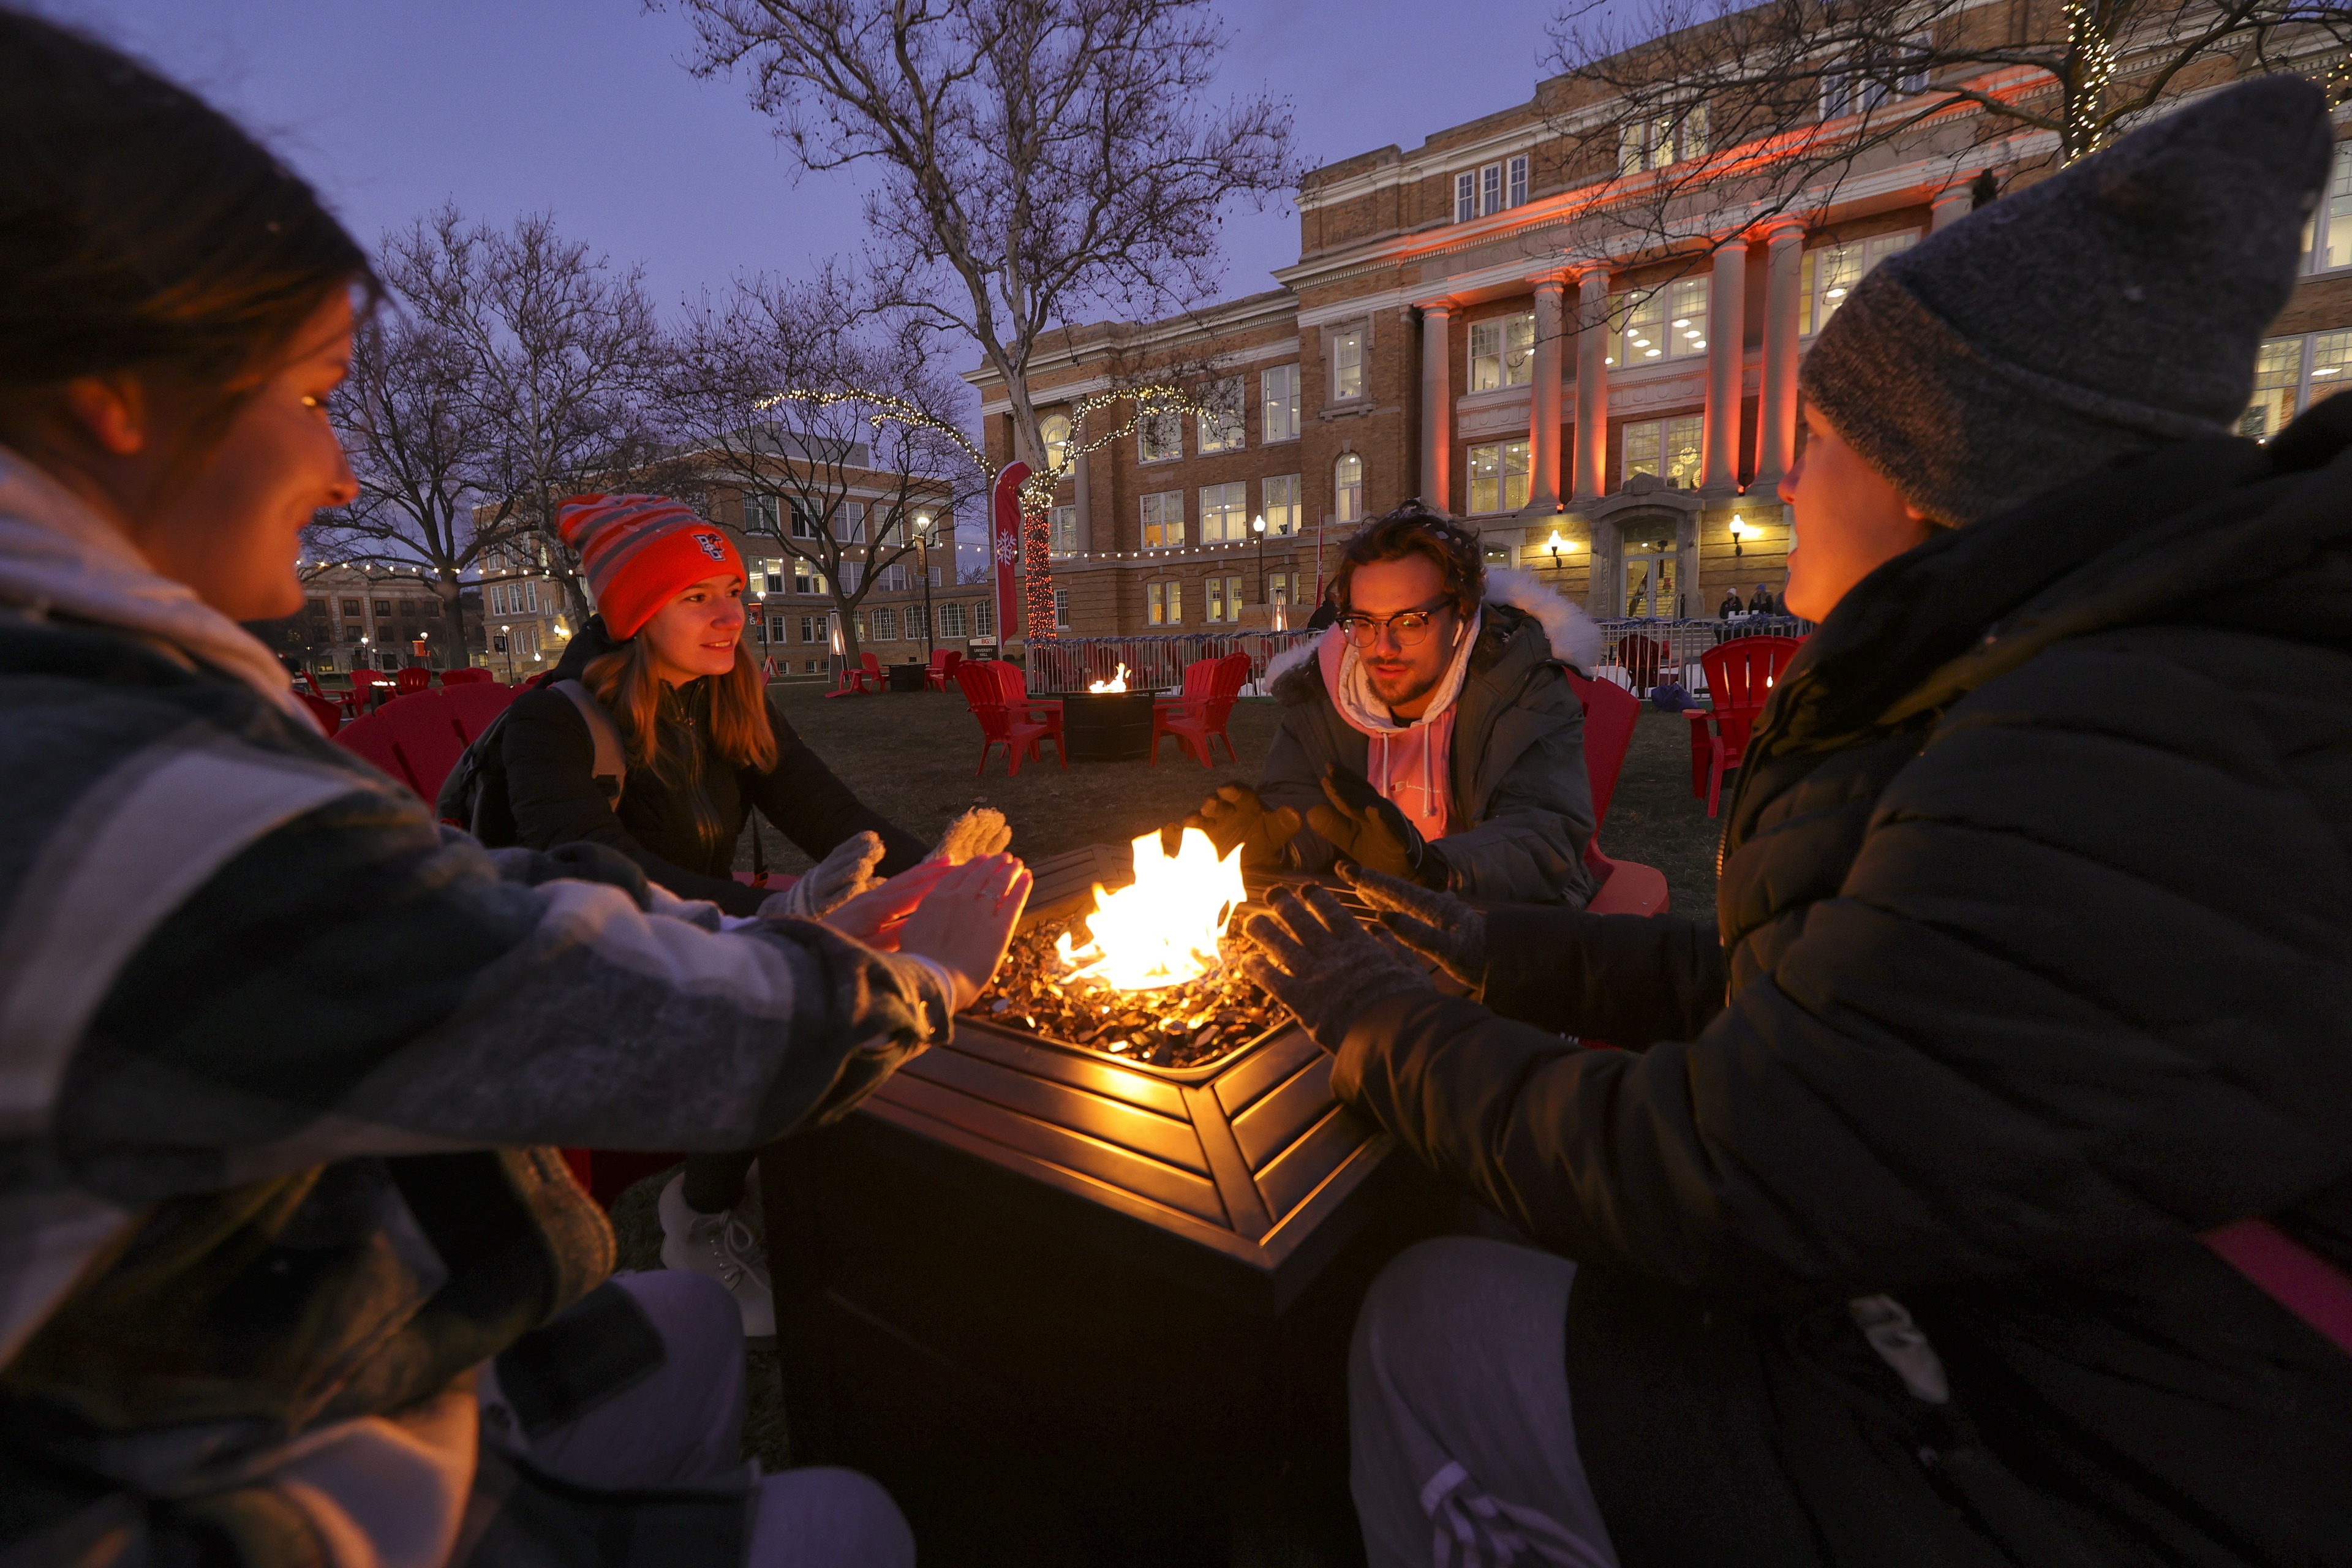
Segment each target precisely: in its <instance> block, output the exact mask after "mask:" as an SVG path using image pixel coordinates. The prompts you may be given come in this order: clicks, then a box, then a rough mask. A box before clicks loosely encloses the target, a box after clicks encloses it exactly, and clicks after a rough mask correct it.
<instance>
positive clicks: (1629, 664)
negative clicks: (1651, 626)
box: [1617, 632, 1670, 697]
mask: <svg viewBox="0 0 2352 1568" xmlns="http://www.w3.org/2000/svg"><path fill="white" fill-rule="evenodd" d="M1669 657H1670V656H1669V655H1668V653H1667V650H1666V645H1665V644H1664V643H1663V642H1660V641H1659V640H1658V639H1657V638H1656V637H1643V635H1642V634H1641V633H1639V632H1627V633H1626V634H1625V635H1624V636H1623V637H1619V638H1618V639H1617V662H1618V663H1619V664H1622V665H1623V666H1624V667H1625V674H1626V676H1627V678H1628V679H1631V680H1632V681H1633V695H1634V696H1636V697H1639V696H1640V695H1642V693H1643V692H1645V691H1647V690H1649V689H1650V688H1652V687H1653V686H1655V685H1656V684H1657V683H1658V671H1659V670H1660V669H1662V668H1664V667H1665V665H1666V662H1667V660H1668V658H1669Z"/></svg>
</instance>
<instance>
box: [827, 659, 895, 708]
mask: <svg viewBox="0 0 2352 1568" xmlns="http://www.w3.org/2000/svg"><path fill="white" fill-rule="evenodd" d="M882 679H883V678H882V661H881V660H880V659H878V658H875V657H874V656H873V655H872V654H870V653H861V654H859V655H858V656H857V662H856V664H845V665H843V666H842V668H841V684H840V685H838V686H836V687H835V688H834V689H832V690H830V691H828V692H826V693H825V695H826V696H827V697H851V696H857V695H862V694H864V693H866V692H872V691H879V690H881V689H882Z"/></svg>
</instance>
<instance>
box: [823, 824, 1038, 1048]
mask: <svg viewBox="0 0 2352 1568" xmlns="http://www.w3.org/2000/svg"><path fill="white" fill-rule="evenodd" d="M930 865H940V871H939V872H938V873H937V881H936V883H935V884H934V885H933V886H931V887H930V888H929V889H926V890H923V891H919V892H918V893H916V895H915V900H916V901H915V903H914V905H913V909H912V910H911V911H910V912H908V913H907V914H906V915H905V916H904V918H903V921H901V922H900V923H899V924H898V926H897V928H896V930H897V934H898V951H899V952H908V953H912V954H914V955H915V956H916V957H918V958H928V959H929V960H930V961H931V962H932V963H936V964H938V965H939V966H940V968H942V969H944V970H946V971H947V973H948V977H949V979H950V981H952V982H953V983H954V986H955V995H954V996H953V997H952V998H951V1003H952V1005H951V1006H950V1011H961V1009H963V1008H965V1007H969V1006H971V1004H972V999H973V998H975V997H977V996H978V995H979V994H980V993H981V988H982V986H984V985H986V984H988V982H989V978H990V976H992V975H993V974H994V973H996V966H997V965H998V964H1000V963H1003V962H1004V949H1005V947H1006V945H1007V944H1008V943H1010V942H1012V940H1013V927H1014V926H1015V925H1017V924H1019V923H1020V920H1021V911H1022V910H1023V909H1024V908H1026V907H1027V905H1028V902H1029V886H1030V876H1029V868H1028V867H1026V866H1024V865H1023V864H1022V863H1021V862H1020V861H1019V860H1017V859H1015V858H1013V857H1012V856H1010V855H989V856H984V857H982V858H980V859H977V860H968V861H966V862H964V863H963V864H962V865H961V866H945V865H942V864H940V862H931V863H929V865H925V866H921V867H918V868H916V869H915V870H913V871H908V872H907V873H905V874H904V875H902V876H898V877H893V878H891V879H890V880H889V881H887V882H886V883H884V884H883V885H882V887H881V889H877V895H878V894H879V893H887V892H888V891H889V890H890V889H894V888H896V887H897V886H898V884H899V883H900V882H904V881H908V880H910V879H914V878H916V877H918V876H919V875H921V874H922V873H923V872H925V871H927V870H929V868H930ZM844 929H846V928H844ZM851 934H853V935H855V934H856V932H854V931H853V932H851Z"/></svg>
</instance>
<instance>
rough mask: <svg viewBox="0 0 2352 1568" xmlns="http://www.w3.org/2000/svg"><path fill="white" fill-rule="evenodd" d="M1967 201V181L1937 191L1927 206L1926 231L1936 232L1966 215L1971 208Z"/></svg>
mask: <svg viewBox="0 0 2352 1568" xmlns="http://www.w3.org/2000/svg"><path fill="white" fill-rule="evenodd" d="M1971 210H1972V209H1971V208H1970V207H1969V183H1968V182H1967V181H1966V180H1962V181H1961V182H1960V183H1959V184H1954V185H1947V186H1946V187H1944V189H1942V190H1940V191H1938V192H1937V193H1936V199H1935V200H1934V201H1933V202H1931V203H1930V204H1928V207H1927V212H1928V218H1927V232H1928V233H1929V234H1935V233H1937V232H1939V231H1940V230H1943V229H1946V228H1948V227H1950V226H1952V225H1953V224H1956V223H1958V222H1959V221H1960V219H1962V218H1964V217H1966V216H1969V212H1970V211H1971Z"/></svg>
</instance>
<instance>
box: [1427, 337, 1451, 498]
mask: <svg viewBox="0 0 2352 1568" xmlns="http://www.w3.org/2000/svg"><path fill="white" fill-rule="evenodd" d="M1453 320H1454V310H1453V307H1452V304H1451V302H1444V303H1439V304H1434V305H1423V307H1422V308H1421V499H1422V500H1423V501H1424V502H1425V503H1427V504H1428V505H1430V506H1432V507H1434V508H1436V509H1437V510H1439V511H1445V512H1450V511H1452V510H1454V483H1453V473H1452V459H1453V457H1454V392H1453V378H1452V377H1451V375H1450V374H1448V372H1449V370H1450V368H1451V366H1452V364H1453V360H1454V343H1453V335H1452V332H1451V331H1450V327H1451V323H1452V321H1453Z"/></svg>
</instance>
